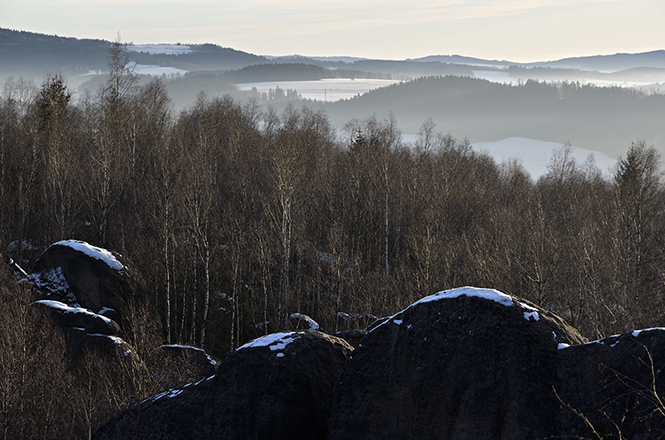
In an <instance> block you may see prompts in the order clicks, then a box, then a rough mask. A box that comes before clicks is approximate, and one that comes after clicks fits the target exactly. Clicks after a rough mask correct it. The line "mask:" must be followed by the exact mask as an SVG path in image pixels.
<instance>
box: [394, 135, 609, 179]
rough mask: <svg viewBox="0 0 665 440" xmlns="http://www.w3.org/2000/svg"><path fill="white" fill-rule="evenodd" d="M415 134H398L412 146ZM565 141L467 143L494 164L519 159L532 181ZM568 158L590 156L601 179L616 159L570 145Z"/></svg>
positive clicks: (578, 159) (580, 159)
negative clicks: (484, 154)
mask: <svg viewBox="0 0 665 440" xmlns="http://www.w3.org/2000/svg"><path fill="white" fill-rule="evenodd" d="M416 139H417V136H416V135H414V134H402V141H403V142H404V143H405V144H411V145H414V144H415V142H416ZM564 145H565V144H560V143H558V142H547V141H539V140H536V139H528V138H523V137H509V138H506V139H501V140H498V141H491V142H475V143H473V144H471V147H472V148H473V150H474V151H476V152H478V153H486V154H488V155H489V156H491V157H492V158H493V159H494V160H495V161H496V163H497V164H498V165H501V164H502V163H507V162H509V161H511V160H516V161H517V162H519V163H520V164H521V165H522V166H523V167H524V169H525V170H526V171H528V172H529V174H530V175H531V178H532V179H533V180H534V181H536V180H538V179H539V178H540V177H542V176H543V175H545V174H547V168H548V166H549V165H550V163H551V162H552V157H553V156H554V154H555V152H556V151H557V150H561V148H562V147H563V146H564ZM571 153H572V157H573V158H574V159H575V162H577V164H578V165H579V166H580V167H582V166H583V165H584V163H585V162H586V161H587V160H588V158H589V155H591V156H592V157H593V160H594V162H595V165H596V167H597V168H598V169H599V170H600V172H601V174H602V176H603V178H605V179H609V178H611V177H612V175H613V173H614V168H615V167H616V164H617V161H616V159H613V158H611V157H609V156H607V155H605V154H603V153H600V152H598V151H592V150H587V149H586V148H578V147H575V146H572V149H571Z"/></svg>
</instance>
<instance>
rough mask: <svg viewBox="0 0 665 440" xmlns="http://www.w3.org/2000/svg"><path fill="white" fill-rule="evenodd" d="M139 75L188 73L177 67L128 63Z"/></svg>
mask: <svg viewBox="0 0 665 440" xmlns="http://www.w3.org/2000/svg"><path fill="white" fill-rule="evenodd" d="M127 67H128V68H129V69H131V70H132V71H133V72H134V73H135V74H137V75H151V76H162V75H166V76H177V75H184V74H185V73H187V72H188V71H187V70H183V69H177V68H175V67H162V66H150V65H146V64H138V63H135V62H131V63H129V64H128V65H127Z"/></svg>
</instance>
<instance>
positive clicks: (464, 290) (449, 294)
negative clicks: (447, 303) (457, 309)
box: [409, 286, 513, 308]
mask: <svg viewBox="0 0 665 440" xmlns="http://www.w3.org/2000/svg"><path fill="white" fill-rule="evenodd" d="M460 296H473V297H477V298H483V299H486V300H489V301H494V302H497V303H499V304H502V305H504V306H507V307H510V306H512V305H513V299H512V298H511V297H510V296H509V295H506V294H505V293H502V292H499V291H498V290H494V289H483V288H479V287H469V286H466V287H458V288H456V289H450V290H442V291H440V292H437V293H435V294H434V295H430V296H426V297H425V298H422V299H420V300H418V301H416V302H414V303H413V304H411V305H410V306H409V308H410V307H413V306H415V305H417V304H423V303H428V302H432V301H440V300H442V299H452V298H459V297H460Z"/></svg>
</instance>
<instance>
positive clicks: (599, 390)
mask: <svg viewBox="0 0 665 440" xmlns="http://www.w3.org/2000/svg"><path fill="white" fill-rule="evenodd" d="M663 367H665V329H663V328H655V329H646V330H638V331H634V332H629V333H626V334H623V335H617V336H612V337H609V338H606V339H601V340H598V341H592V342H589V343H587V344H583V345H574V346H570V347H565V346H562V347H561V350H559V361H558V370H559V377H560V379H561V380H560V384H559V386H558V388H557V390H556V391H557V397H558V399H559V401H560V403H561V405H562V418H561V425H560V429H559V435H560V436H561V437H562V438H575V436H580V435H581V434H585V435H587V436H590V438H616V439H622V438H623V439H633V440H636V439H663V438H665V377H664V376H663ZM587 438H589V437H587Z"/></svg>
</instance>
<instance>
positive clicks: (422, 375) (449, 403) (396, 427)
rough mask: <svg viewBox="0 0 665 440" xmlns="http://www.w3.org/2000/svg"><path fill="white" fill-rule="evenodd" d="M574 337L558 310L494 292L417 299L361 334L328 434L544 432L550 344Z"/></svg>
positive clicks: (549, 425) (549, 420)
mask: <svg viewBox="0 0 665 440" xmlns="http://www.w3.org/2000/svg"><path fill="white" fill-rule="evenodd" d="M580 342H583V338H582V337H581V336H580V335H579V334H578V333H577V332H576V331H575V330H574V329H572V328H571V327H569V326H568V325H566V324H565V323H564V322H563V320H561V319H560V318H558V317H556V316H554V315H552V314H550V313H548V312H546V311H544V310H542V309H539V308H536V307H534V306H532V305H530V304H527V303H526V302H524V301H520V300H517V299H516V298H513V297H510V296H508V295H505V294H502V293H499V292H496V291H491V290H484V289H473V288H462V289H455V290H451V291H444V292H440V293H438V294H436V295H433V296H431V297H428V298H424V299H423V300H421V301H418V302H416V303H414V304H413V305H412V306H410V307H408V308H407V309H405V310H403V311H402V312H400V313H397V314H396V315H394V316H393V317H391V318H389V319H388V320H386V321H384V322H383V323H381V324H380V325H378V326H376V327H374V328H373V330H372V331H370V332H369V333H368V334H367V336H365V338H364V339H363V340H362V342H361V344H360V347H359V348H358V349H357V350H356V351H355V352H354V354H353V356H352V359H350V360H349V362H348V363H347V367H346V369H345V370H344V373H343V374H342V376H341V378H340V381H339V383H338V385H337V388H336V392H335V401H334V404H333V409H332V412H331V419H330V428H329V433H328V440H343V439H349V440H351V439H353V440H358V439H386V438H399V439H423V438H431V439H460V440H461V439H512V440H515V439H525V440H526V439H535V438H549V436H550V435H551V434H552V433H553V432H554V431H556V429H557V428H558V423H559V420H558V414H559V407H560V403H559V402H558V400H557V398H556V395H555V393H554V390H553V388H552V385H553V384H556V383H558V370H557V357H558V354H559V350H558V347H559V344H562V343H565V344H576V343H580Z"/></svg>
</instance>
